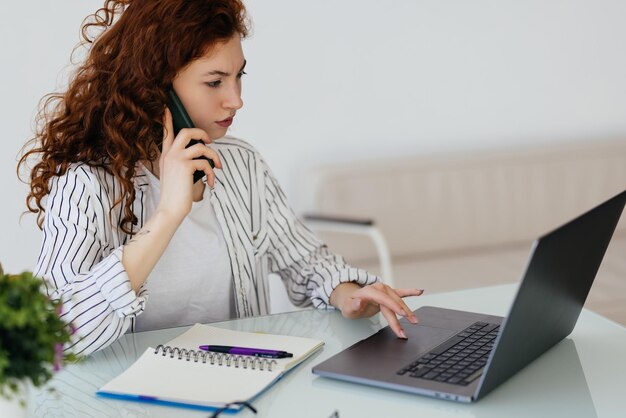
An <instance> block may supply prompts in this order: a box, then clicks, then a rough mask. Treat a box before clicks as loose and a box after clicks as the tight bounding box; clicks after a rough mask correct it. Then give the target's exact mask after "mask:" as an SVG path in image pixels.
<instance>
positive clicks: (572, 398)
mask: <svg viewBox="0 0 626 418" xmlns="http://www.w3.org/2000/svg"><path fill="white" fill-rule="evenodd" d="M516 290H517V285H516V284H510V285H501V286H493V287H485V288H479V289H469V290H462V291H456V292H450V293H440V294H435V295H425V296H421V297H412V298H407V299H406V300H407V304H408V305H409V306H410V307H411V308H412V309H417V308H419V307H421V306H426V305H430V306H440V307H445V308H450V309H460V310H467V311H473V312H481V313H487V314H492V315H499V316H505V315H506V314H507V312H508V308H509V306H510V303H511V301H512V299H513V297H514V296H515V292H516ZM212 325H217V326H221V327H225V328H230V329H236V330H242V331H258V332H268V333H275V334H287V335H296V336H305V337H311V338H318V339H321V340H323V341H324V342H325V346H324V348H323V349H322V350H321V351H320V352H318V353H316V354H315V355H314V356H313V357H311V358H310V359H308V360H307V361H305V362H304V363H303V364H301V365H300V366H298V367H296V368H295V369H294V370H292V371H291V372H290V373H288V374H287V375H286V376H285V377H284V378H283V379H282V380H280V381H279V382H278V383H277V384H275V385H274V386H272V387H271V388H270V389H269V390H268V391H266V392H265V393H264V394H262V395H261V396H260V397H259V398H258V399H256V400H255V401H254V402H253V405H254V406H255V407H256V408H257V409H258V414H256V415H254V414H253V413H252V412H250V411H247V410H242V411H241V412H239V413H237V414H235V415H231V414H228V415H226V416H238V417H253V416H254V417H315V418H327V417H330V416H331V415H333V413H334V412H335V411H337V412H338V416H339V417H341V418H346V417H396V416H397V417H451V416H461V417H502V416H506V417H530V416H534V417H544V416H545V417H548V416H549V417H559V416H562V417H596V416H597V417H613V416H620V417H621V416H624V415H623V414H624V412H623V404H622V403H621V400H622V399H621V397H622V396H623V393H624V388H626V360H624V354H625V353H626V329H625V328H624V327H622V326H621V325H619V324H617V323H615V322H612V321H610V320H608V319H606V318H604V317H602V316H599V315H597V314H595V313H593V312H591V311H588V310H583V312H582V313H581V316H580V318H579V319H578V322H577V324H576V327H575V329H574V331H573V332H572V334H571V335H570V336H568V337H567V338H566V339H565V340H564V341H562V342H561V343H559V344H558V345H556V346H555V347H553V348H552V349H551V350H549V351H548V352H547V353H545V354H544V355H543V356H541V357H540V358H539V359H537V360H536V361H534V362H533V363H531V364H530V365H529V366H527V367H526V368H525V369H523V370H521V371H520V372H518V373H517V374H516V375H515V376H513V377H512V378H511V379H509V380H508V381H507V382H505V383H504V384H503V385H501V386H500V387H498V388H497V389H495V390H494V391H493V392H492V393H491V394H489V395H487V396H486V397H485V398H483V399H481V400H480V401H479V402H478V403H475V404H458V403H454V402H451V401H445V400H439V399H431V398H426V397H422V396H418V395H412V394H405V393H400V392H394V391H391V390H386V389H378V388H373V387H368V386H364V385H359V384H356V383H347V382H341V381H335V380H331V379H327V378H323V377H319V376H316V375H313V374H312V373H311V368H312V367H313V366H314V365H316V364H318V363H320V362H321V361H322V360H325V359H327V358H329V357H330V356H332V355H334V354H336V353H338V352H339V351H341V350H343V349H344V348H347V347H349V346H350V345H352V344H354V343H355V342H357V341H359V340H362V339H364V338H366V337H368V336H369V335H371V334H373V333H374V332H376V331H377V330H378V329H380V328H381V327H382V326H384V325H386V323H385V322H384V319H383V318H382V316H380V315H376V316H374V317H372V318H368V319H361V320H348V319H345V318H343V317H342V316H341V313H340V312H338V311H317V310H313V309H311V310H303V311H296V312H291V313H285V314H277V315H269V316H264V317H255V318H246V319H238V320H232V321H227V322H220V323H214V324H212ZM187 328H188V327H179V328H171V329H165V330H158V331H148V332H141V333H135V334H126V335H125V336H124V337H123V338H121V339H120V340H119V341H117V342H115V343H113V344H112V345H111V346H109V347H107V348H106V349H104V350H102V351H100V352H97V353H95V354H93V355H91V356H89V357H88V358H87V359H85V360H84V361H83V362H81V363H79V364H73V365H69V366H66V367H65V368H64V369H63V370H61V371H60V372H59V373H57V374H56V375H55V376H54V378H53V379H52V380H51V381H50V382H49V384H48V385H46V386H45V387H43V388H39V389H36V390H33V391H31V394H30V397H29V402H28V415H29V416H36V417H63V418H68V417H127V418H130V417H208V416H210V412H206V411H197V410H191V409H184V408H173V407H167V406H160V405H152V404H148V403H140V402H130V401H120V400H112V399H105V398H101V397H98V396H96V395H95V392H96V390H98V389H99V388H100V387H101V386H102V385H104V384H105V383H106V382H108V381H109V380H110V379H112V378H113V377H115V376H117V375H118V374H120V373H121V372H122V371H124V370H125V369H126V368H127V367H128V366H130V365H131V364H132V363H133V362H134V361H135V360H136V359H137V358H138V356H139V355H140V354H141V353H143V351H144V350H145V349H146V348H147V347H149V346H152V347H155V346H156V345H158V344H160V343H163V342H166V341H169V340H171V339H173V338H174V337H176V336H178V335H180V334H181V333H183V332H184V331H185V330H186V329H187ZM163 384H164V385H167V384H168V382H163ZM49 388H54V391H53V392H50V391H48V389H49Z"/></svg>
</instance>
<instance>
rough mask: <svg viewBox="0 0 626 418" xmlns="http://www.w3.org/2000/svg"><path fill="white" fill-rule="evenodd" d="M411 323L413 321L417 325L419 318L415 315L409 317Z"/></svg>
mask: <svg viewBox="0 0 626 418" xmlns="http://www.w3.org/2000/svg"><path fill="white" fill-rule="evenodd" d="M409 321H411V323H412V324H417V318H416V317H415V315H411V316H409Z"/></svg>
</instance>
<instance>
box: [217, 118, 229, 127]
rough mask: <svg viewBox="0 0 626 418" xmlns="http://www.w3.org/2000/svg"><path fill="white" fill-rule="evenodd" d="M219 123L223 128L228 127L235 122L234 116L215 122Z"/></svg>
mask: <svg viewBox="0 0 626 418" xmlns="http://www.w3.org/2000/svg"><path fill="white" fill-rule="evenodd" d="M215 123H217V124H218V125H219V126H221V127H222V128H228V127H229V126H230V125H232V123H233V118H228V119H224V120H222V121H219V122H215Z"/></svg>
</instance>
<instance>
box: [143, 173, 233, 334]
mask: <svg viewBox="0 0 626 418" xmlns="http://www.w3.org/2000/svg"><path fill="white" fill-rule="evenodd" d="M140 167H141V169H142V170H143V171H144V172H145V174H146V176H147V178H148V183H149V187H148V188H147V189H146V194H147V196H146V206H145V210H146V219H150V217H151V216H152V214H153V213H154V212H155V210H156V207H157V205H158V203H159V196H160V182H159V179H157V178H156V177H155V176H154V175H153V174H152V173H151V172H150V171H149V170H148V169H147V168H146V167H145V166H143V165H141V164H140ZM203 181H204V179H203ZM211 193H212V190H211V188H210V187H209V186H208V185H205V189H204V197H203V199H202V200H201V201H199V202H193V203H192V208H191V212H190V213H189V215H187V217H186V218H185V219H184V220H183V222H182V223H181V225H180V226H179V227H178V230H177V231H176V232H175V233H174V236H173V237H172V239H171V241H170V243H169V245H168V246H167V248H166V249H165V252H164V253H163V255H162V256H161V258H160V259H159V261H158V262H157V264H156V265H155V266H154V269H153V270H152V272H151V273H150V275H149V276H148V278H147V280H146V284H145V285H146V286H147V288H148V291H149V296H148V300H147V302H146V309H145V311H144V312H143V313H142V314H141V315H139V316H137V319H136V323H135V331H146V330H151V329H159V328H169V327H175V326H182V325H190V324H194V323H196V322H200V323H207V322H215V321H222V320H227V319H231V318H235V317H236V312H235V303H234V291H233V279H232V269H231V266H230V261H229V256H228V249H227V247H226V242H225V240H224V235H223V233H222V229H221V228H220V225H219V223H218V221H217V217H216V216H215V212H214V211H213V207H212V205H211V202H210V196H211Z"/></svg>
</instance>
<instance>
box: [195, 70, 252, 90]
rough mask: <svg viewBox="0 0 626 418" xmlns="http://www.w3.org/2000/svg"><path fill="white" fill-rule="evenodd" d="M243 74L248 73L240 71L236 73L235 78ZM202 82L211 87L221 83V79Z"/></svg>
mask: <svg viewBox="0 0 626 418" xmlns="http://www.w3.org/2000/svg"><path fill="white" fill-rule="evenodd" d="M244 74H248V73H247V72H245V71H242V72H240V73H239V74H237V78H241V77H242V76H243V75H244ZM204 84H206V85H207V86H209V87H212V88H217V87H219V86H220V84H222V80H217V81H211V82H207V83H204Z"/></svg>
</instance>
